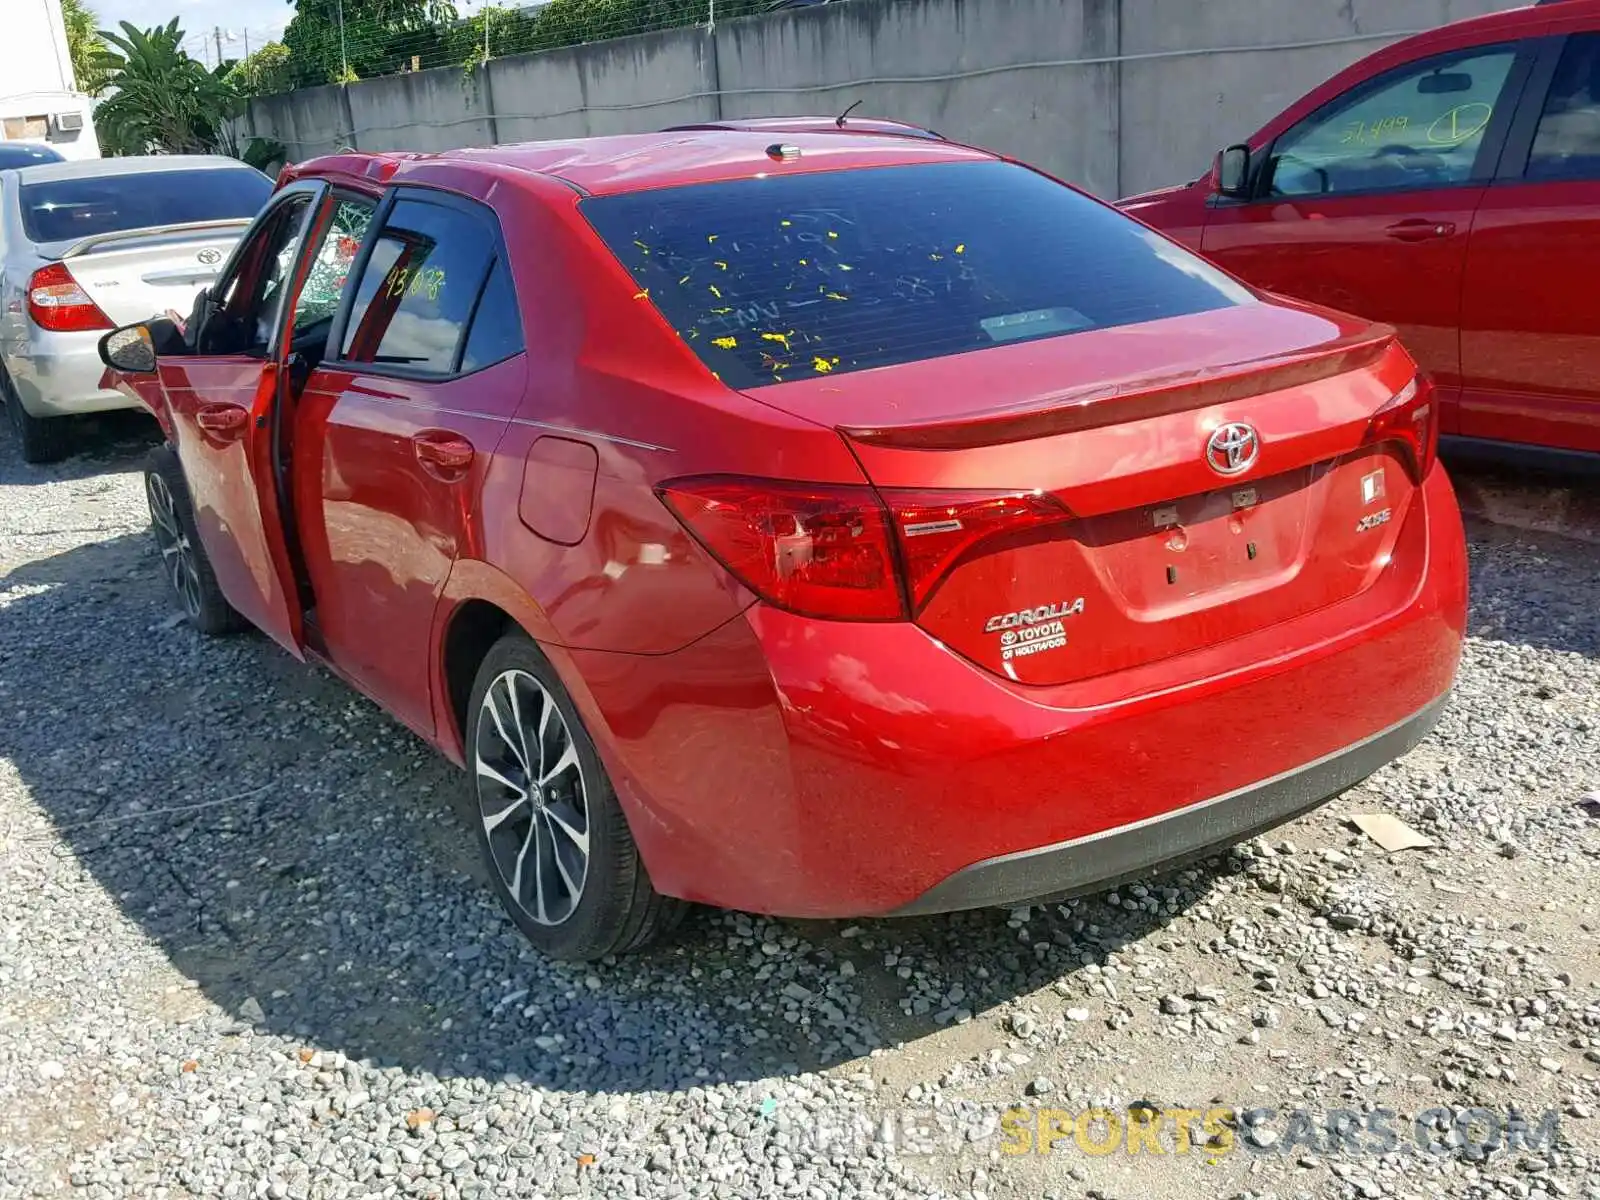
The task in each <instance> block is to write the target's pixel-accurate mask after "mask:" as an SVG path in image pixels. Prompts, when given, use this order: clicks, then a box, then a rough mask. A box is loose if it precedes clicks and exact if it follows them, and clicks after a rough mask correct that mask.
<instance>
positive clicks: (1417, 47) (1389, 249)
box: [1121, 0, 1600, 463]
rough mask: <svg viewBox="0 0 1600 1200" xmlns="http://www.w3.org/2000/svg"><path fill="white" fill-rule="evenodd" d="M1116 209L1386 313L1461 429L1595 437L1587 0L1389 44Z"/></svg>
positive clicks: (1306, 293) (1285, 288)
mask: <svg viewBox="0 0 1600 1200" xmlns="http://www.w3.org/2000/svg"><path fill="white" fill-rule="evenodd" d="M1121 207H1122V208H1123V210H1124V211H1125V212H1129V213H1131V214H1132V215H1134V216H1136V217H1138V218H1139V219H1140V220H1141V221H1146V222H1148V223H1149V224H1151V225H1153V226H1155V227H1156V228H1158V229H1161V230H1163V231H1164V232H1166V233H1167V234H1169V235H1170V236H1172V237H1176V238H1178V239H1179V240H1181V241H1183V242H1185V243H1187V244H1188V245H1190V246H1192V247H1194V248H1195V249H1198V250H1201V251H1202V252H1203V253H1204V254H1205V255H1206V257H1207V258H1209V259H1211V260H1212V261H1213V262H1216V263H1220V264H1221V265H1222V266H1224V267H1226V268H1227V269H1228V270H1230V271H1232V272H1234V273H1236V274H1238V275H1240V276H1242V277H1243V278H1245V279H1247V280H1249V281H1250V282H1251V283H1253V284H1255V285H1257V286H1258V287H1262V288H1267V289H1270V290H1272V291H1274V292H1280V293H1283V294H1286V295H1290V296H1297V297H1300V298H1302V299H1306V300H1311V301H1315V302H1316V303H1319V304H1326V305H1329V306H1331V307H1333V308H1338V309H1343V310H1345V311H1347V312H1356V313H1361V314H1362V315H1363V316H1367V317H1371V318H1373V319H1375V320H1381V321H1387V322H1390V323H1392V324H1393V325H1395V326H1397V327H1398V328H1399V330H1400V333H1401V336H1402V338H1403V339H1404V341H1405V344H1406V347H1407V348H1408V349H1409V350H1410V351H1411V352H1412V354H1414V355H1416V357H1417V361H1418V362H1419V363H1420V364H1421V365H1422V367H1423V368H1424V369H1425V370H1426V371H1427V372H1428V373H1429V374H1430V375H1431V376H1432V378H1433V380H1434V383H1435V384H1436V385H1437V387H1438V397H1439V409H1440V417H1441V420H1442V423H1443V432H1444V433H1445V434H1446V435H1447V436H1448V437H1456V438H1460V439H1462V440H1463V442H1464V443H1465V444H1464V445H1463V447H1462V448H1466V449H1471V448H1477V449H1487V450H1490V451H1492V452H1495V453H1504V452H1508V451H1510V452H1514V451H1516V450H1518V449H1523V450H1527V449H1537V448H1545V449H1554V450H1557V451H1563V452H1579V453H1580V454H1582V455H1584V456H1585V458H1584V461H1587V462H1590V463H1593V462H1594V461H1595V460H1593V459H1590V458H1588V457H1587V456H1589V455H1595V454H1600V290H1597V289H1596V287H1595V280H1596V279H1600V0H1565V2H1564V3H1557V4H1544V5H1540V6H1537V7H1533V8H1523V9H1516V10H1514V11H1511V12H1504V13H1498V14H1495V15H1492V16H1486V17H1480V18H1476V19H1474V20H1468V21H1460V22H1457V23H1456V24H1454V25H1447V26H1445V27H1444V28H1442V29H1436V30H1433V31H1431V32H1429V33H1425V34H1421V35H1419V36H1417V37H1413V38H1409V39H1407V40H1406V41H1403V42H1400V43H1398V44H1396V45H1393V46H1389V47H1387V48H1385V49H1383V50H1380V51H1378V52H1377V53H1376V54H1373V55H1372V56H1370V57H1368V58H1365V59H1363V60H1362V61H1361V62H1358V63H1356V64H1355V66H1353V67H1351V68H1349V69H1348V70H1346V71H1343V72H1341V73H1340V74H1338V75H1336V76H1334V77H1333V78H1332V79H1330V80H1329V81H1328V82H1327V83H1325V84H1323V85H1322V86H1321V87H1319V88H1317V89H1316V90H1314V91H1312V92H1311V93H1310V94H1309V95H1307V96H1306V97H1304V98H1303V99H1302V100H1300V101H1299V102H1298V103H1297V104H1294V105H1292V106H1291V107H1290V108H1288V109H1287V110H1285V111H1284V112H1283V113H1281V114H1280V115H1278V116H1277V117H1275V118H1273V119H1272V120H1271V121H1270V122H1268V123H1267V124H1266V125H1265V126H1264V127H1263V128H1262V129H1261V130H1260V131H1259V132H1257V133H1256V134H1255V135H1254V136H1253V137H1251V138H1250V140H1249V142H1248V143H1246V144H1242V145H1239V146H1233V147H1230V148H1229V149H1228V150H1225V151H1223V153H1222V154H1221V155H1219V157H1218V162H1217V165H1216V167H1215V168H1214V169H1213V171H1212V173H1211V174H1210V175H1209V176H1207V177H1206V178H1203V179H1199V180H1196V181H1195V182H1194V183H1191V184H1189V185H1187V186H1185V187H1178V188H1171V189H1168V190H1166V191H1163V192H1153V193H1150V194H1149V195H1145V196H1137V197H1134V198H1132V199H1129V200H1125V201H1123V202H1122V205H1121ZM1468 439H1470V440H1471V441H1467V440H1468Z"/></svg>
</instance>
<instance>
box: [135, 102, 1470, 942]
mask: <svg viewBox="0 0 1600 1200" xmlns="http://www.w3.org/2000/svg"><path fill="white" fill-rule="evenodd" d="M103 353H104V354H105V356H106V359H107V362H108V363H109V364H110V365H111V366H112V367H113V368H114V372H118V373H120V378H121V382H122V384H123V386H126V387H129V388H131V389H133V390H135V391H137V392H138V393H139V394H141V395H142V396H144V397H145V399H146V401H147V403H149V405H150V406H151V408H152V409H153V410H154V411H155V412H156V413H157V414H158V417H159V419H160V421H161V423H162V426H163V428H164V430H165V433H166V437H167V442H168V445H167V446H166V447H164V448H163V449H162V450H160V451H159V452H158V453H157V454H156V456H155V458H154V460H153V461H152V463H151V465H150V468H149V473H148V484H149V492H150V498H151V508H152V515H153V519H154V528H155V534H156V538H157V541H158V543H159V545H160V548H161V552H162V555H163V562H164V563H165V564H166V567H167V570H168V572H169V574H170V576H171V578H172V581H173V583H174V586H175V589H176V592H177V595H178V597H179V598H180V600H181V602H182V603H183V605H184V607H185V609H186V611H187V613H188V615H189V616H190V618H191V619H192V620H193V621H194V622H195V623H196V625H198V626H199V627H200V628H202V629H205V630H209V631H217V632H220V631H223V630H227V629H230V628H234V627H237V626H239V625H241V624H243V623H249V624H253V625H256V626H258V627H260V628H261V629H263V630H265V631H266V632H267V633H268V634H270V635H271V636H272V637H274V638H275V639H277V640H278V641H279V642H280V643H281V644H282V645H283V646H284V647H285V648H286V649H287V650H288V651H289V652H290V653H291V654H294V655H297V656H300V657H304V658H308V659H315V660H317V661H320V662H322V663H325V664H326V665H328V666H329V667H330V668H331V669H332V670H334V671H335V672H337V673H338V674H339V675H341V676H342V677H344V678H345V679H347V680H349V681H350V683H352V684H353V685H354V686H355V687H357V688H359V689H360V690H361V691H363V692H365V693H366V694H367V695H369V696H371V697H373V698H374V699H375V700H376V701H377V702H378V703H380V704H382V705H383V706H384V707H385V708H387V709H388V710H389V711H390V712H392V713H394V714H395V716H397V717H398V718H399V719H400V720H402V721H404V722H405V723H406V724H408V725H409V726H410V727H411V728H413V729H414V730H416V731H417V733H419V734H420V735H421V736H422V737H424V738H426V739H428V740H429V741H430V742H432V743H433V744H434V745H435V746H437V747H438V748H439V749H440V750H441V751H442V752H443V753H444V754H446V755H448V756H449V757H450V758H452V759H453V760H455V761H457V762H459V763H462V764H463V765H464V766H465V767H466V768H467V769H468V771H469V772H470V775H471V780H472V796H473V801H472V813H473V820H474V822H475V823H476V824H477V827H478V830H479V834H480V837H481V841H482V846H483V850H484V853H485V856H486V858H487V861H488V863H489V864H490V867H491V871H490V874H491V877H492V878H493V879H494V880H495V886H496V887H497V889H498V891H499V894H500V896H501V899H502V900H503V901H504V902H505V904H506V907H507V909H508V910H509V911H510V913H511V915H512V917H513V918H514V919H515V920H516V922H517V924H518V925H519V926H520V927H521V928H522V929H523V930H524V931H525V932H526V933H527V935H528V936H529V937H530V938H531V939H532V940H533V942H534V943H535V944H536V945H538V946H539V947H540V948H542V949H543V950H545V951H547V952H549V953H551V954H555V955H562V956H568V957H578V958H592V957H596V956H600V955H604V954H608V953H613V952H617V951H621V950H625V949H629V948H632V947H635V946H638V945H641V944H643V943H644V942H645V941H646V940H648V939H649V938H650V936H651V935H652V934H654V933H656V932H658V931H659V930H660V929H662V928H663V927H664V926H665V925H667V924H668V923H669V922H670V921H671V919H672V918H673V916H674V915H675V914H676V913H677V912H679V911H681V908H682V905H681V904H680V903H679V902H680V901H702V902H705V903H709V904H716V905H724V906H729V907H737V908H745V909H752V910H757V911H762V912H770V913H778V914H786V915H793V916H809V917H843V916H856V915H865V914H898V913H927V912H938V911H944V910H952V909H959V908H966V907H974V906H981V905H997V904H1009V903H1016V902H1021V901H1025V900H1031V899H1037V898H1042V897H1047V896H1056V895H1063V894H1067V893H1070V892H1074V891H1082V890H1085V889H1091V888H1097V887H1102V886H1105V885H1108V884H1109V883H1111V882H1114V881H1116V880H1118V879H1121V878H1124V877H1127V876H1130V875H1135V874H1138V873H1141V872H1144V871H1146V870H1148V869H1149V868H1150V867H1152V866H1153V865H1155V864H1157V863H1162V862H1166V861H1169V860H1172V859H1175V858H1179V857H1183V856H1187V855H1191V854H1194V853H1197V852H1200V851H1203V850H1206V849H1210V848H1213V847H1219V846H1224V845H1227V844H1229V843H1231V842H1234V841H1237V840H1239V839H1241V838H1244V837H1246V836H1247V835H1249V834H1251V833H1252V832H1255V831H1258V830H1261V829H1264V828H1266V827H1269V826H1271V825H1273V824H1275V823H1278V822H1281V821H1284V820H1287V819H1288V818H1290V817H1293V816H1295V815H1296V814H1298V813H1300V812H1303V811H1304V810H1306V809H1307V808H1309V807H1311V806H1314V805H1316V804H1318V803H1320V802H1321V801H1323V800H1325V799H1327V798H1328V797H1330V796H1332V795H1334V794H1336V793H1337V792H1339V791H1340V790H1342V789H1344V788H1347V787H1349V786H1350V785H1352V784H1353V783H1355V782H1356V781H1358V780H1359V779H1361V778H1362V777H1363V776H1365V775H1366V774H1367V773H1369V772H1370V771H1372V770H1373V769H1374V768H1376V767H1377V766H1379V765H1381V764H1382V763H1384V762H1386V761H1388V760H1389V759H1391V758H1393V757H1395V756H1396V755H1398V754H1401V753H1403V752H1404V751H1405V750H1407V749H1408V748H1409V747H1410V746H1412V745H1413V744H1414V743H1415V742H1416V741H1417V740H1418V739H1419V738H1421V737H1422V736H1423V735H1424V734H1425V733H1426V732H1427V730H1428V729H1429V727H1430V725H1431V724H1432V722H1433V721H1434V719H1435V717H1436V716H1437V714H1438V712H1439V709H1440V706H1441V704H1442V702H1443V700H1444V697H1445V695H1446V694H1447V692H1448V691H1449V689H1450V685H1451V680H1452V677H1453V674H1454V671H1455V668H1456V663H1457V658H1458V653H1459V648H1460V641H1461V636H1462V626H1463V621H1464V607H1465V600H1466V580H1465V558H1464V550H1463V539H1462V530H1461V523H1460V517H1459V514H1458V512H1457V509H1456V504H1455V500H1454V498H1453V495H1452V492H1451V488H1450V484H1449V482H1448V480H1447V479H1446V477H1445V474H1444V472H1443V471H1442V470H1441V469H1440V467H1439V466H1438V464H1437V462H1436V461H1435V445H1436V437H1437V424H1438V423H1437V420H1436V412H1435V408H1434V402H1433V392H1432V389H1431V387H1430V386H1429V384H1428V383H1427V382H1426V380H1425V379H1422V378H1420V377H1418V375H1417V372H1416V368H1415V366H1414V364H1413V363H1412V360H1411V359H1410V358H1409V357H1408V356H1407V355H1406V353H1405V351H1404V350H1402V349H1401V348H1400V346H1399V345H1398V344H1397V342H1396V341H1395V338H1394V336H1393V334H1392V332H1391V331H1390V330H1389V329H1387V328H1383V327H1374V326H1370V325H1367V324H1365V323H1362V322H1359V321H1356V320H1353V319H1351V318H1348V317H1343V316H1338V315H1334V314H1331V313H1328V312H1324V311H1322V310H1320V309H1317V308H1313V307H1309V306H1303V305H1297V304H1291V303H1284V302H1279V301H1272V300H1267V299H1264V298H1263V297H1261V296H1259V295H1257V294H1256V293H1254V292H1252V291H1251V290H1250V289H1249V288H1248V287H1246V286H1244V285H1242V284H1240V283H1239V282H1237V281H1236V280H1234V279H1232V278H1230V277H1229V276H1227V275H1225V274H1223V273H1221V272H1220V271H1218V270H1216V269H1215V268H1213V267H1211V266H1208V265H1207V264H1205V263H1204V262H1202V261H1201V260H1199V259H1198V258H1196V257H1195V256H1193V255H1192V254H1191V253H1190V252H1188V251H1187V250H1184V249H1182V248H1181V247H1179V246H1178V245H1176V244H1174V243H1173V242H1170V241H1168V240H1166V239H1165V238H1164V237H1162V236H1160V235H1159V234H1156V233H1153V232H1151V231H1150V230H1148V229H1146V228H1145V227H1143V226H1141V225H1139V224H1138V223H1137V222H1134V221H1132V220H1129V219H1127V218H1126V217H1124V216H1122V215H1121V214H1119V213H1118V212H1116V211H1115V210H1114V209H1112V208H1110V207H1108V206H1106V205H1103V204H1101V203H1099V202H1098V201H1096V200H1093V199H1091V198H1089V197H1088V196H1085V195H1083V194H1082V193H1080V192H1078V191H1076V190H1074V189H1072V188H1070V187H1067V186H1064V185H1063V184H1060V183H1057V182H1056V181H1054V180H1052V179H1049V178H1047V177H1046V176H1044V175H1042V174H1039V173H1038V172H1036V171H1033V170H1031V169H1029V168H1028V167H1026V166H1022V165H1020V164H1017V163H1014V162H1008V161H1004V160H1001V159H999V158H997V157H995V156H994V155H992V154H988V153H984V152H981V151H978V150H974V149H969V148H965V147H961V146H957V145H953V144H949V143H946V142H942V141H938V140H934V139H930V138H927V137H925V136H921V137H919V136H910V135H908V136H900V135H897V134H896V133H894V132H892V131H885V132H873V133H865V134H863V133H851V132H849V131H838V130H834V131H831V132H819V133H806V132H795V133H788V134H784V135H783V140H782V141H781V142H775V141H774V140H773V135H772V134H771V133H770V132H756V131H743V130H736V129H707V130H691V131H675V132H670V133H665V134H654V135H644V136H625V137H610V138H596V139H590V140H584V141H573V142H560V143H544V144H533V145H526V146H513V147H500V148H496V149H487V150H462V151H456V152H451V153H447V154H441V155H430V156H419V155H409V156H408V155H394V156H382V155H376V156H367V155H346V156H341V157H334V158H327V159H321V160H317V161H315V162H311V163H308V164H305V165H304V166H302V167H300V168H298V169H297V170H296V171H295V172H294V173H293V179H292V181H291V182H289V183H287V184H286V185H285V186H282V187H281V188H280V190H279V192H278V194H277V195H276V197H275V199H274V202H273V203H272V204H271V205H270V206H269V207H268V208H267V209H266V211H265V212H264V213H263V214H262V215H261V217H260V219H259V220H258V221H257V223H256V225H255V227H254V229H253V230H252V231H251V232H250V234H249V235H248V236H247V237H246V238H245V240H244V241H243V242H242V243H241V245H240V247H239V249H238V251H237V252H236V253H235V255H234V257H233V259H232V260H231V261H230V263H229V264H228V265H227V266H226V267H225V269H224V271H223V274H222V275H221V277H220V280H219V283H218V284H217V285H216V287H214V288H213V289H211V290H210V291H209V292H208V293H206V294H204V295H202V297H201V298H200V300H199V302H198V303H197V304H196V307H195V311H194V313H193V314H192V315H191V316H190V317H189V318H188V319H187V321H185V322H183V323H182V328H181V329H180V328H179V323H177V322H174V321H155V322H152V323H149V324H147V325H145V326H135V327H129V328H126V329H123V330H119V331H117V332H115V333H113V334H111V335H108V337H107V339H106V342H105V344H104V347H103Z"/></svg>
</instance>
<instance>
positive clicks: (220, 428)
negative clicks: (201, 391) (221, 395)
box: [194, 404, 250, 438]
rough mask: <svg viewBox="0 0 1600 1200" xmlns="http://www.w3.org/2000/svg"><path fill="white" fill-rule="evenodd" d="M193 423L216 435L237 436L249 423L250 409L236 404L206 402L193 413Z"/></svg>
mask: <svg viewBox="0 0 1600 1200" xmlns="http://www.w3.org/2000/svg"><path fill="white" fill-rule="evenodd" d="M194 423H195V424H196V425H198V426H200V428H201V429H204V430H205V431H206V432H207V433H214V434H216V435H217V436H218V437H225V438H229V437H238V436H239V435H240V434H242V433H243V432H244V431H245V428H246V427H247V426H248V425H249V424H250V411H249V409H245V408H240V407H239V406H238V405H237V404H208V405H206V406H205V407H204V408H202V409H201V410H200V411H199V412H197V413H195V415H194Z"/></svg>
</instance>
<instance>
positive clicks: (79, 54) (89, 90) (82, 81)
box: [61, 0, 106, 96]
mask: <svg viewBox="0 0 1600 1200" xmlns="http://www.w3.org/2000/svg"><path fill="white" fill-rule="evenodd" d="M61 19H62V22H63V23H64V24H65V25H66V27H67V53H68V54H69V55H71V57H72V74H73V76H74V77H75V78H76V80H77V84H78V90H79V91H80V92H84V93H86V94H88V95H90V96H98V95H99V94H100V93H101V92H103V91H105V89H106V73H105V71H104V70H103V69H101V68H100V67H99V66H97V65H96V62H95V59H96V58H97V57H98V56H99V55H100V54H102V53H104V52H105V48H106V47H105V43H104V42H103V41H101V40H100V29H99V26H100V19H99V18H98V17H96V16H95V15H94V10H93V9H92V8H90V7H89V6H88V5H87V4H84V3H83V0H61Z"/></svg>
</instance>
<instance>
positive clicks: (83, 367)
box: [5, 329, 137, 417]
mask: <svg viewBox="0 0 1600 1200" xmlns="http://www.w3.org/2000/svg"><path fill="white" fill-rule="evenodd" d="M31 334H32V336H31V338H30V340H29V343H28V344H27V345H26V346H19V347H13V348H12V352H10V353H8V354H7V356H6V364H5V366H6V371H7V373H9V374H10V376H11V382H12V385H13V386H14V387H15V389H16V393H17V396H18V397H19V398H20V399H21V401H22V407H23V409H25V410H26V411H27V412H28V413H29V414H31V415H32V416H35V417H67V416H73V415H75V414H78V413H96V412H107V411H110V410H112V409H120V408H135V407H137V405H136V404H135V403H134V401H132V400H130V399H129V398H128V397H127V396H125V395H123V394H122V393H121V392H117V391H111V390H109V389H106V388H102V387H101V386H100V377H101V376H102V375H103V374H104V372H105V364H104V363H102V362H101V361H100V339H101V337H102V336H104V335H103V333H96V332H90V333H45V332H42V331H40V330H37V329H35V330H32V331H31Z"/></svg>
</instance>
